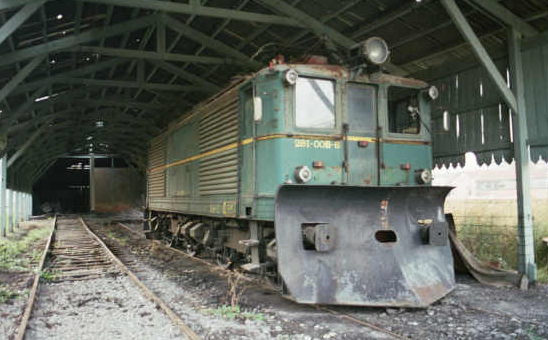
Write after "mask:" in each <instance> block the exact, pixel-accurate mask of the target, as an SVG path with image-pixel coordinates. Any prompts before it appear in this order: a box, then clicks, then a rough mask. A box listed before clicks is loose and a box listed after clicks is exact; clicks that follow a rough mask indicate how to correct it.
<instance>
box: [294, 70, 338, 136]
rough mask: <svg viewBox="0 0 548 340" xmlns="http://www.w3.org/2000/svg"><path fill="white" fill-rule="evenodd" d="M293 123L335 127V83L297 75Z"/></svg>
mask: <svg viewBox="0 0 548 340" xmlns="http://www.w3.org/2000/svg"><path fill="white" fill-rule="evenodd" d="M295 124H296V125H297V127H300V128H317V129H322V128H323V129H325V128H334V127H335V83H334V82H333V81H330V80H325V79H316V78H304V77H299V79H298V80H297V84H296V86H295Z"/></svg>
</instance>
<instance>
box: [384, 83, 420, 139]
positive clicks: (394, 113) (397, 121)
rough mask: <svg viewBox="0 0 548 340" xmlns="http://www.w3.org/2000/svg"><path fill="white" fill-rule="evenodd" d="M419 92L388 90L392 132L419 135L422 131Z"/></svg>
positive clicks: (389, 120)
mask: <svg viewBox="0 0 548 340" xmlns="http://www.w3.org/2000/svg"><path fill="white" fill-rule="evenodd" d="M418 95H419V90H416V89H409V88H404V87H397V86H390V87H389V88H388V126H389V130H390V132H395V133H405V134H412V135H418V134H419V133H420V130H421V124H420V120H421V117H420V111H419V103H418V99H417V98H418Z"/></svg>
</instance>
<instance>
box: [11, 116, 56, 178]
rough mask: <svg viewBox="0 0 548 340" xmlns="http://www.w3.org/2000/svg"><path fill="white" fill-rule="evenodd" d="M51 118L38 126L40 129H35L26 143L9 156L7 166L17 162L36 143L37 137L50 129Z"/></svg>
mask: <svg viewBox="0 0 548 340" xmlns="http://www.w3.org/2000/svg"><path fill="white" fill-rule="evenodd" d="M51 120H52V119H51V118H50V119H49V120H46V121H45V122H44V124H42V126H40V127H39V128H38V130H36V131H34V133H33V134H32V135H31V136H30V137H29V138H28V139H27V140H26V141H25V143H24V144H23V145H22V146H21V147H20V148H19V149H18V150H17V151H16V152H15V153H14V154H13V155H12V156H11V157H10V158H9V160H8V165H7V167H8V168H9V167H10V166H11V165H12V164H13V162H15V161H16V160H17V159H18V158H19V157H21V155H22V154H24V153H25V152H26V151H27V149H28V148H29V147H30V146H31V145H32V143H34V141H35V140H36V138H38V137H40V135H41V134H42V133H44V131H46V129H48V128H49V127H50V126H49V123H50V122H51Z"/></svg>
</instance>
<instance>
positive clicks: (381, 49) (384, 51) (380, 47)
mask: <svg viewBox="0 0 548 340" xmlns="http://www.w3.org/2000/svg"><path fill="white" fill-rule="evenodd" d="M362 53H363V55H364V56H365V58H366V59H367V60H369V62H371V63H372V64H375V65H380V64H384V63H385V62H386V61H387V60H388V56H389V55H390V51H389V50H388V44H387V43H386V41H384V39H382V38H379V37H372V38H369V39H367V40H366V41H364V42H363V43H362Z"/></svg>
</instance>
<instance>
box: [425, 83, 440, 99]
mask: <svg viewBox="0 0 548 340" xmlns="http://www.w3.org/2000/svg"><path fill="white" fill-rule="evenodd" d="M439 96H440V91H439V90H438V88H437V87H435V86H430V88H428V98H429V99H431V100H436V99H438V97H439Z"/></svg>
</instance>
